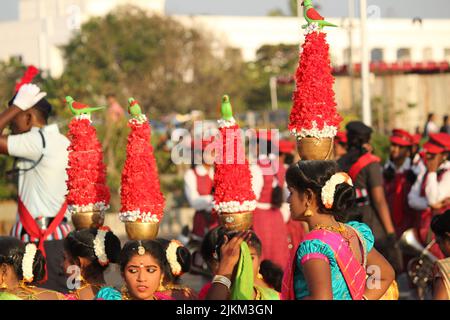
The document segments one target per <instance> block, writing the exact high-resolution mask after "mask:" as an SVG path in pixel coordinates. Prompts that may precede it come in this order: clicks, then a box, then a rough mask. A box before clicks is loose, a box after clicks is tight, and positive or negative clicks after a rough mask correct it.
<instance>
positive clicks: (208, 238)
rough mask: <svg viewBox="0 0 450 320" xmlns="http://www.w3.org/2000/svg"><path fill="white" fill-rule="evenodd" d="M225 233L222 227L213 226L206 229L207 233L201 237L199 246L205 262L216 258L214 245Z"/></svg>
mask: <svg viewBox="0 0 450 320" xmlns="http://www.w3.org/2000/svg"><path fill="white" fill-rule="evenodd" d="M224 235H225V232H224V228H223V227H220V226H219V227H215V228H214V229H211V230H209V231H208V233H207V234H206V235H205V236H204V237H203V241H202V245H201V247H200V253H201V255H202V258H203V260H205V261H206V262H207V263H209V262H211V261H214V260H217V259H218V257H217V256H215V254H216V247H217V243H218V241H219V239H220V238H221V237H223V236H224Z"/></svg>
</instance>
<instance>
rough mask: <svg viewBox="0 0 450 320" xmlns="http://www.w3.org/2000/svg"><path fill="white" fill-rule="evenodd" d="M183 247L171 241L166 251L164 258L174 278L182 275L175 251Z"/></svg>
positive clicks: (177, 242)
mask: <svg viewBox="0 0 450 320" xmlns="http://www.w3.org/2000/svg"><path fill="white" fill-rule="evenodd" d="M181 246H183V245H182V244H181V242H180V241H178V240H172V241H170V243H169V246H168V247H167V249H166V258H167V261H168V262H169V265H170V270H171V271H172V274H173V275H174V276H180V275H181V273H182V267H181V265H180V263H179V262H178V259H177V249H178V248H179V247H181Z"/></svg>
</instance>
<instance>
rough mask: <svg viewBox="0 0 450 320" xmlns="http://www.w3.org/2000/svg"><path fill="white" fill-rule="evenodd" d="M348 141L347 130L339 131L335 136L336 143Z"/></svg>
mask: <svg viewBox="0 0 450 320" xmlns="http://www.w3.org/2000/svg"><path fill="white" fill-rule="evenodd" d="M347 141H348V140H347V132H345V131H339V132H338V133H337V134H336V137H334V142H335V143H347Z"/></svg>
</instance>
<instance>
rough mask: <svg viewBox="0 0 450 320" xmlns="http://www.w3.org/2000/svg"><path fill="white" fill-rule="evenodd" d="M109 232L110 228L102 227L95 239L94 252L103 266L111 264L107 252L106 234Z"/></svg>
mask: <svg viewBox="0 0 450 320" xmlns="http://www.w3.org/2000/svg"><path fill="white" fill-rule="evenodd" d="M108 231H109V228H108V227H101V228H99V229H97V235H96V236H95V239H94V252H95V256H96V257H97V259H98V262H99V263H100V265H101V266H107V265H108V264H109V259H108V255H107V254H106V250H105V238H106V233H107V232H108Z"/></svg>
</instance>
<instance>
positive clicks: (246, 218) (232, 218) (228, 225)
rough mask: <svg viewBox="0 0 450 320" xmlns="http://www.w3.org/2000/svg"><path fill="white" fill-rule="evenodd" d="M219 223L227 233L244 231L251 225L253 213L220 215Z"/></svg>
mask: <svg viewBox="0 0 450 320" xmlns="http://www.w3.org/2000/svg"><path fill="white" fill-rule="evenodd" d="M219 221H220V224H221V225H222V226H224V227H225V229H227V230H229V231H245V230H248V229H250V227H251V226H252V225H253V212H251V211H248V212H242V213H221V214H219Z"/></svg>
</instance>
